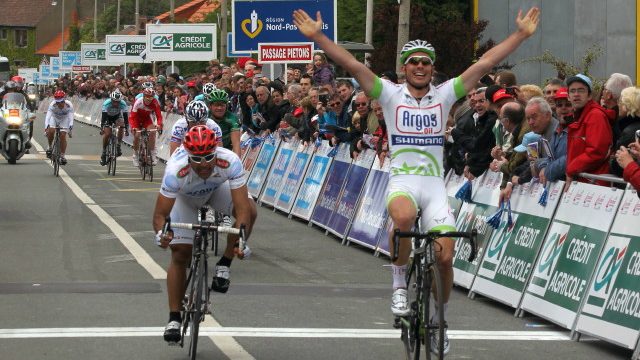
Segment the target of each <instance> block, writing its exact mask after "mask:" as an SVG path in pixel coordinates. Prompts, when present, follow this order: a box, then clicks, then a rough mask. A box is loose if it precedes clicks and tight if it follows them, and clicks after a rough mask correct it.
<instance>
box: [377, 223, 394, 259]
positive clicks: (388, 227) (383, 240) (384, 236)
mask: <svg viewBox="0 0 640 360" xmlns="http://www.w3.org/2000/svg"><path fill="white" fill-rule="evenodd" d="M391 232H393V220H391V218H390V217H388V216H387V222H386V224H385V225H384V231H381V232H380V236H379V237H378V247H377V249H376V251H378V252H379V253H382V254H385V255H387V256H390V251H389V234H391Z"/></svg>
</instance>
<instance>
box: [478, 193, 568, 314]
mask: <svg viewBox="0 0 640 360" xmlns="http://www.w3.org/2000/svg"><path fill="white" fill-rule="evenodd" d="M563 187H564V182H562V181H560V182H555V183H553V184H549V190H548V197H547V205H546V206H542V205H540V204H539V203H538V200H539V199H540V195H541V194H542V192H543V190H544V187H543V186H542V185H541V184H540V183H534V184H532V183H526V184H524V185H516V186H515V188H514V190H513V193H512V194H511V210H512V211H513V224H512V226H511V227H509V226H507V215H506V213H505V214H503V216H502V221H501V222H500V225H499V226H498V229H496V230H494V231H493V233H492V235H491V238H490V239H489V242H488V244H487V248H486V251H485V252H484V257H483V258H482V262H481V263H480V268H479V269H478V273H477V275H476V279H475V281H474V282H473V286H472V287H471V291H473V292H476V293H479V294H482V295H485V296H487V297H490V298H492V299H494V300H497V301H499V302H502V303H504V304H507V305H509V306H511V307H513V308H517V307H518V306H519V305H520V300H521V299H522V295H523V293H524V288H525V286H526V285H527V282H528V281H529V277H530V276H531V272H532V269H533V263H534V262H535V260H536V256H537V255H538V252H539V251H540V246H541V245H542V240H543V239H544V236H545V234H546V233H547V229H548V228H549V224H550V223H551V218H552V217H553V214H554V213H555V209H556V207H557V205H558V202H559V201H560V195H561V194H562V188H563Z"/></svg>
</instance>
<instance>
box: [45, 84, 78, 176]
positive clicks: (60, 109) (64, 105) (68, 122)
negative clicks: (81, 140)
mask: <svg viewBox="0 0 640 360" xmlns="http://www.w3.org/2000/svg"><path fill="white" fill-rule="evenodd" d="M66 97H67V94H66V93H65V92H64V91H62V90H57V91H56V92H55V93H54V94H53V98H54V100H53V101H52V102H51V104H49V108H48V109H47V115H46V117H45V119H44V126H45V132H46V134H47V142H48V143H49V147H48V148H47V151H46V154H47V157H48V158H51V143H53V137H54V135H55V133H56V130H55V128H56V127H60V165H66V164H67V159H66V158H65V157H64V154H65V152H66V151H67V136H66V134H67V133H69V137H71V135H72V133H71V132H72V130H73V114H74V111H73V104H71V101H69V100H66Z"/></svg>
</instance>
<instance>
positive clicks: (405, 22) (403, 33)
mask: <svg viewBox="0 0 640 360" xmlns="http://www.w3.org/2000/svg"><path fill="white" fill-rule="evenodd" d="M398 1H399V2H400V8H399V14H398V44H397V46H396V49H397V52H396V73H400V68H401V67H402V64H400V51H401V50H402V47H403V46H404V44H406V43H407V42H408V41H409V19H410V18H411V0H398Z"/></svg>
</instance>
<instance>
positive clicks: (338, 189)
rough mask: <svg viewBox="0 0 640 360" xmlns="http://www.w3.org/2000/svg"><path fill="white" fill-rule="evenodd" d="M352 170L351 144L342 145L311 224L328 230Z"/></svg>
mask: <svg viewBox="0 0 640 360" xmlns="http://www.w3.org/2000/svg"><path fill="white" fill-rule="evenodd" d="M350 168H351V156H350V154H349V143H341V144H340V145H339V148H338V152H337V153H336V156H335V157H334V159H333V164H331V168H330V169H329V173H328V174H327V180H326V181H325V182H324V187H323V188H322V191H321V193H320V196H318V202H317V203H316V207H315V208H314V209H313V215H311V222H312V223H314V224H316V225H318V226H320V227H322V228H324V229H326V228H327V224H328V223H329V219H331V214H333V212H334V211H335V209H336V206H337V204H338V199H340V195H341V194H342V189H343V187H344V183H345V181H346V179H347V175H349V170H350Z"/></svg>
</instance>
